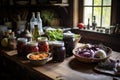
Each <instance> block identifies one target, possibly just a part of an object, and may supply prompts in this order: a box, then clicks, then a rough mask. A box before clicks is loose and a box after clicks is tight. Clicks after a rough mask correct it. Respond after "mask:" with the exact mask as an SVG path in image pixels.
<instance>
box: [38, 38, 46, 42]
mask: <svg viewBox="0 0 120 80" xmlns="http://www.w3.org/2000/svg"><path fill="white" fill-rule="evenodd" d="M37 40H38V42H39V41H48V38H47V37H38V38H37Z"/></svg>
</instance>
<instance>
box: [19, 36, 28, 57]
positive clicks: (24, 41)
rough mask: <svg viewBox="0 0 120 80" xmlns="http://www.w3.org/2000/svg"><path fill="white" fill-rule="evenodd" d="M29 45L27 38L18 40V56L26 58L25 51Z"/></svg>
mask: <svg viewBox="0 0 120 80" xmlns="http://www.w3.org/2000/svg"><path fill="white" fill-rule="evenodd" d="M26 44H27V38H18V39H17V52H18V55H20V56H24V55H25V53H26V52H25V49H26Z"/></svg>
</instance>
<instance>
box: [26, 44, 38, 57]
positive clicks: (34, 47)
mask: <svg viewBox="0 0 120 80" xmlns="http://www.w3.org/2000/svg"><path fill="white" fill-rule="evenodd" d="M25 52H26V55H27V54H29V53H31V52H39V48H38V43H37V42H28V43H27V46H26V50H25Z"/></svg>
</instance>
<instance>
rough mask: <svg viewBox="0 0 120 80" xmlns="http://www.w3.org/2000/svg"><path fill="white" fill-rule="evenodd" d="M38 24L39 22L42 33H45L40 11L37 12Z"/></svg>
mask: <svg viewBox="0 0 120 80" xmlns="http://www.w3.org/2000/svg"><path fill="white" fill-rule="evenodd" d="M37 24H38V28H39V31H40V33H43V28H42V19H41V17H40V12H37Z"/></svg>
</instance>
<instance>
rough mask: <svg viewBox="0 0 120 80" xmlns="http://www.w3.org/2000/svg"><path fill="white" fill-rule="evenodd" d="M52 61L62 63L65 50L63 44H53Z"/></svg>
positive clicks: (56, 42) (60, 42)
mask: <svg viewBox="0 0 120 80" xmlns="http://www.w3.org/2000/svg"><path fill="white" fill-rule="evenodd" d="M52 53H53V61H55V62H63V61H64V59H65V56H66V49H65V47H64V42H62V41H55V42H54V43H53V51H52Z"/></svg>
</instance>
